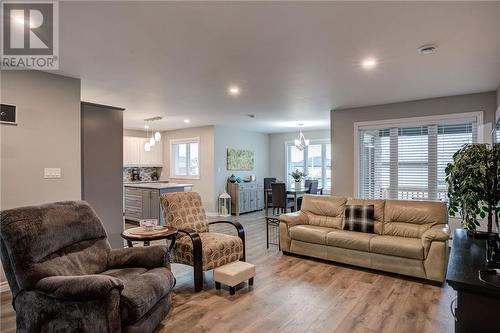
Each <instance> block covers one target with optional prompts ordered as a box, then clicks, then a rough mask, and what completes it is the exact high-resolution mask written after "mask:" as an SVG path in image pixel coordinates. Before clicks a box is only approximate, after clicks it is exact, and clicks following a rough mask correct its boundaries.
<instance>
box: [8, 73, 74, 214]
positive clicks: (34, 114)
mask: <svg viewBox="0 0 500 333" xmlns="http://www.w3.org/2000/svg"><path fill="white" fill-rule="evenodd" d="M1 83H2V85H1V98H2V103H6V104H13V105H16V106H17V112H18V125H17V126H11V125H0V130H1V138H2V142H1V149H2V150H1V157H2V158H1V160H2V161H1V205H0V209H8V208H13V207H18V206H23V205H32V204H40V203H45V202H51V201H58V200H75V199H80V194H81V190H80V184H81V173H80V80H78V79H73V78H69V77H64V76H59V75H54V74H48V73H44V72H38V71H2V78H1ZM46 167H56V168H61V173H62V177H61V178H60V179H44V178H43V171H44V168H46Z"/></svg>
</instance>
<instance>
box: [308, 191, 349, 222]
mask: <svg viewBox="0 0 500 333" xmlns="http://www.w3.org/2000/svg"><path fill="white" fill-rule="evenodd" d="M346 201H347V199H346V198H344V197H330V196H322V195H306V196H304V199H303V202H302V206H301V209H300V210H301V211H302V212H304V213H305V214H307V216H308V222H309V224H310V225H316V226H320V227H328V228H337V229H342V225H343V218H344V208H345V203H346Z"/></svg>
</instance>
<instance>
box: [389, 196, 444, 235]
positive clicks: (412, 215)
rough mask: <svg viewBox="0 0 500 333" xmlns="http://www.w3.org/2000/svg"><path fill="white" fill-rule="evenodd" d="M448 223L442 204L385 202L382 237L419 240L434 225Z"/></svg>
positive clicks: (435, 202) (432, 202)
mask: <svg viewBox="0 0 500 333" xmlns="http://www.w3.org/2000/svg"><path fill="white" fill-rule="evenodd" d="M447 223H448V210H447V208H446V204H445V203H444V202H439V201H418V200H387V202H386V203H385V212H384V229H383V234H384V235H391V236H400V237H412V238H420V237H422V234H423V233H424V232H425V231H426V230H428V229H430V228H431V227H432V226H434V225H436V224H447Z"/></svg>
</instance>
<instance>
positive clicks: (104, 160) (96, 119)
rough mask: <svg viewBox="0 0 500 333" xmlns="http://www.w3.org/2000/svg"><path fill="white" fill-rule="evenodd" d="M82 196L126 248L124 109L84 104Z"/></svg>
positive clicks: (114, 242)
mask: <svg viewBox="0 0 500 333" xmlns="http://www.w3.org/2000/svg"><path fill="white" fill-rule="evenodd" d="M81 122H82V129H81V130H82V136H81V140H82V199H83V200H85V201H87V202H88V203H89V204H90V205H91V206H92V208H94V209H95V211H96V213H97V215H98V216H99V218H100V219H101V221H102V223H103V224H104V227H105V228H106V232H107V234H108V240H109V242H110V243H111V245H112V246H113V247H115V248H119V247H123V239H122V238H121V236H120V234H121V232H122V231H123V175H122V172H123V171H122V170H123V109H118V108H114V107H109V106H105V105H97V104H91V103H82V107H81Z"/></svg>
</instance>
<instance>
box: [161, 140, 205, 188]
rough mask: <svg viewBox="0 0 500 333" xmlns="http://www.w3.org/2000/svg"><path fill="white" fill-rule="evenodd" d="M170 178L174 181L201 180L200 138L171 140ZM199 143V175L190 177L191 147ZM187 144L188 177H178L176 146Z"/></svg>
mask: <svg viewBox="0 0 500 333" xmlns="http://www.w3.org/2000/svg"><path fill="white" fill-rule="evenodd" d="M169 143H170V145H169V147H170V178H172V179H201V162H200V161H201V158H200V157H201V156H200V151H201V149H200V148H201V146H200V137H194V138H183V139H171V140H170V142H169ZM192 143H197V144H198V174H197V175H189V161H190V159H191V146H190V144H192ZM179 144H186V172H187V175H176V174H175V160H176V159H175V150H174V145H179Z"/></svg>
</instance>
